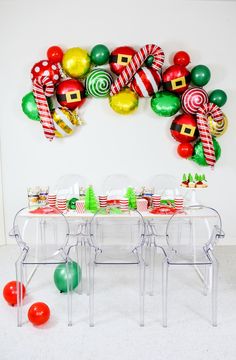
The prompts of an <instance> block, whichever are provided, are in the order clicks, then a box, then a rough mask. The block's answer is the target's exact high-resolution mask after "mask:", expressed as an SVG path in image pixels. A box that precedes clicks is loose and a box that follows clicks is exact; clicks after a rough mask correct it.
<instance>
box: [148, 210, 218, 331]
mask: <svg viewBox="0 0 236 360" xmlns="http://www.w3.org/2000/svg"><path fill="white" fill-rule="evenodd" d="M223 237H224V232H223V230H222V221H221V217H220V215H219V213H218V212H217V211H216V210H215V209H213V208H211V207H207V206H202V205H201V206H189V207H186V208H184V210H183V211H182V212H177V213H175V214H174V215H173V216H172V217H171V218H170V219H169V221H168V224H167V227H166V246H161V248H162V250H163V253H164V260H163V263H162V306H163V310H162V316H163V319H162V324H163V326H164V327H166V326H167V287H168V270H169V267H170V266H172V265H173V266H190V265H191V266H194V267H195V270H196V273H197V274H198V275H199V277H200V279H201V280H202V282H203V290H204V294H207V292H208V290H209V289H211V303H212V325H213V326H217V275H218V261H217V259H216V258H215V256H214V253H213V249H214V246H215V245H216V243H217V242H218V240H219V239H220V238H223ZM155 247H159V244H158V241H157V243H155ZM202 268H203V270H204V271H203V272H202Z"/></svg>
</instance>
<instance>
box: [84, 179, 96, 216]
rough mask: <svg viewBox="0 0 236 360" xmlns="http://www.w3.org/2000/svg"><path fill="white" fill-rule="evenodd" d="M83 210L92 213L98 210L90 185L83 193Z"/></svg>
mask: <svg viewBox="0 0 236 360" xmlns="http://www.w3.org/2000/svg"><path fill="white" fill-rule="evenodd" d="M85 209H86V210H90V211H93V212H94V211H97V210H98V209H99V205H98V201H97V198H96V195H95V193H94V190H93V187H92V185H90V186H89V187H88V188H87V190H86V192H85Z"/></svg>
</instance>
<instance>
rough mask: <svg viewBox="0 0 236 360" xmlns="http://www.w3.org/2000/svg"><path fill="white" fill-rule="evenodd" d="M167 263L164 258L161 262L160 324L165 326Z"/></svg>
mask: <svg viewBox="0 0 236 360" xmlns="http://www.w3.org/2000/svg"><path fill="white" fill-rule="evenodd" d="M168 268H169V264H168V262H167V259H166V258H165V259H164V260H163V262H162V326H163V327H167V289H168Z"/></svg>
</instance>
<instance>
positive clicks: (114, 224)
mask: <svg viewBox="0 0 236 360" xmlns="http://www.w3.org/2000/svg"><path fill="white" fill-rule="evenodd" d="M101 229H102V237H101ZM145 229H146V226H145V222H144V219H143V217H142V215H141V213H139V212H138V211H133V212H132V214H131V215H129V214H126V215H123V214H122V215H104V212H102V214H101V210H99V211H98V212H97V213H96V214H94V216H93V218H92V219H91V221H90V223H89V226H88V230H89V232H88V245H89V254H90V256H89V258H90V261H89V289H90V290H89V325H90V326H94V271H95V267H97V266H99V265H104V266H108V265H119V266H120V265H127V264H129V265H131V264H132V265H136V266H137V265H138V267H139V276H140V291H141V288H142V286H141V284H142V283H143V282H144V280H145V276H144V275H145V266H144V261H143V256H142V249H143V246H142V245H143V242H144V239H145ZM105 230H107V231H108V232H107V235H108V238H109V242H112V244H113V245H114V243H115V241H118V243H119V246H120V245H121V244H120V241H123V252H119V255H118V254H117V248H116V247H115V246H113V250H114V252H113V255H114V253H116V255H114V256H113V255H111V257H109V256H108V255H107V253H106V254H104V253H103V249H104V238H105V239H106V234H105ZM118 256H119V259H118ZM141 301H143V296H141V293H140V321H142V318H143V314H142V311H143V304H142V303H141Z"/></svg>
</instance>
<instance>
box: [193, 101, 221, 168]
mask: <svg viewBox="0 0 236 360" xmlns="http://www.w3.org/2000/svg"><path fill="white" fill-rule="evenodd" d="M209 116H211V117H212V119H213V120H214V121H216V122H218V121H221V120H223V118H224V115H223V113H222V110H221V109H220V108H219V106H217V105H215V104H213V103H208V104H204V105H202V106H201V107H200V108H199V109H198V111H197V126H198V130H199V134H200V138H201V141H202V145H203V151H204V156H205V159H206V162H207V164H208V165H210V166H214V165H215V162H216V157H215V150H214V146H213V141H212V135H211V132H210V127H209V123H208V117H209Z"/></svg>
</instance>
